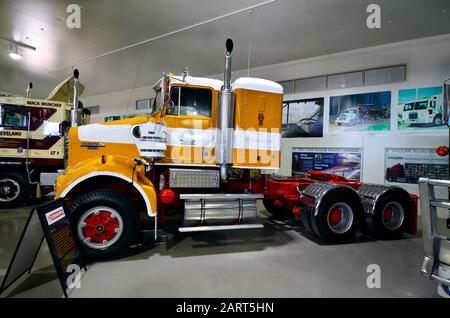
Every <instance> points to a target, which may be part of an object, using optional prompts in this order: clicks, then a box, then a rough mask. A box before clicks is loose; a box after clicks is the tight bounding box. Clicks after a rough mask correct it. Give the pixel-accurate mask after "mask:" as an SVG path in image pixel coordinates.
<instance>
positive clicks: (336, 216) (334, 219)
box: [328, 207, 342, 226]
mask: <svg viewBox="0 0 450 318" xmlns="http://www.w3.org/2000/svg"><path fill="white" fill-rule="evenodd" d="M328 218H329V222H330V225H331V226H336V225H338V224H339V223H340V222H341V221H342V210H341V208H340V207H334V208H333V209H332V210H331V212H330V215H329V217H328Z"/></svg>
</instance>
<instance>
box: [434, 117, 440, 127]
mask: <svg viewBox="0 0 450 318" xmlns="http://www.w3.org/2000/svg"><path fill="white" fill-rule="evenodd" d="M433 125H434V126H441V125H442V116H441V115H436V116H435V117H434V118H433Z"/></svg>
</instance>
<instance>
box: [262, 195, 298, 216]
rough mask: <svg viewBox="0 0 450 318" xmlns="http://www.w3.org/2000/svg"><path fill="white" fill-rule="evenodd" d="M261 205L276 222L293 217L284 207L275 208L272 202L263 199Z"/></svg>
mask: <svg viewBox="0 0 450 318" xmlns="http://www.w3.org/2000/svg"><path fill="white" fill-rule="evenodd" d="M263 204H264V207H265V208H266V210H267V211H269V212H270V214H272V215H273V217H274V218H275V219H276V220H281V221H284V220H288V219H292V218H293V217H294V216H293V214H292V212H291V211H290V210H289V209H288V208H287V207H286V206H283V207H281V208H280V207H277V206H276V205H275V204H274V201H272V200H267V199H265V200H263ZM285 205H286V204H285Z"/></svg>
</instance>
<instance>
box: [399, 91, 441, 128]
mask: <svg viewBox="0 0 450 318" xmlns="http://www.w3.org/2000/svg"><path fill="white" fill-rule="evenodd" d="M401 120H402V123H403V124H404V125H407V126H412V125H418V124H432V125H434V126H441V125H442V124H443V121H444V117H443V107H442V96H441V95H434V96H432V97H430V98H425V99H421V100H417V101H412V102H408V103H405V104H403V114H402V118H401Z"/></svg>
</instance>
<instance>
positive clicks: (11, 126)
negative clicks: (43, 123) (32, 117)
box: [0, 103, 29, 130]
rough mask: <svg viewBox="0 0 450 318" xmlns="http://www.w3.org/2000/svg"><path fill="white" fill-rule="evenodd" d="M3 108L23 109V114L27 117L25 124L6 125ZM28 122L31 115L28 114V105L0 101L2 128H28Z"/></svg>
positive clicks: (0, 125) (0, 123) (0, 122)
mask: <svg viewBox="0 0 450 318" xmlns="http://www.w3.org/2000/svg"><path fill="white" fill-rule="evenodd" d="M3 108H11V109H13V110H16V109H20V110H21V111H23V115H24V118H25V126H15V125H5V124H4V123H3V121H4V118H3V116H2V115H3ZM28 122H29V115H28V110H27V107H26V106H24V105H12V104H2V103H0V127H1V128H6V129H11V130H28Z"/></svg>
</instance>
